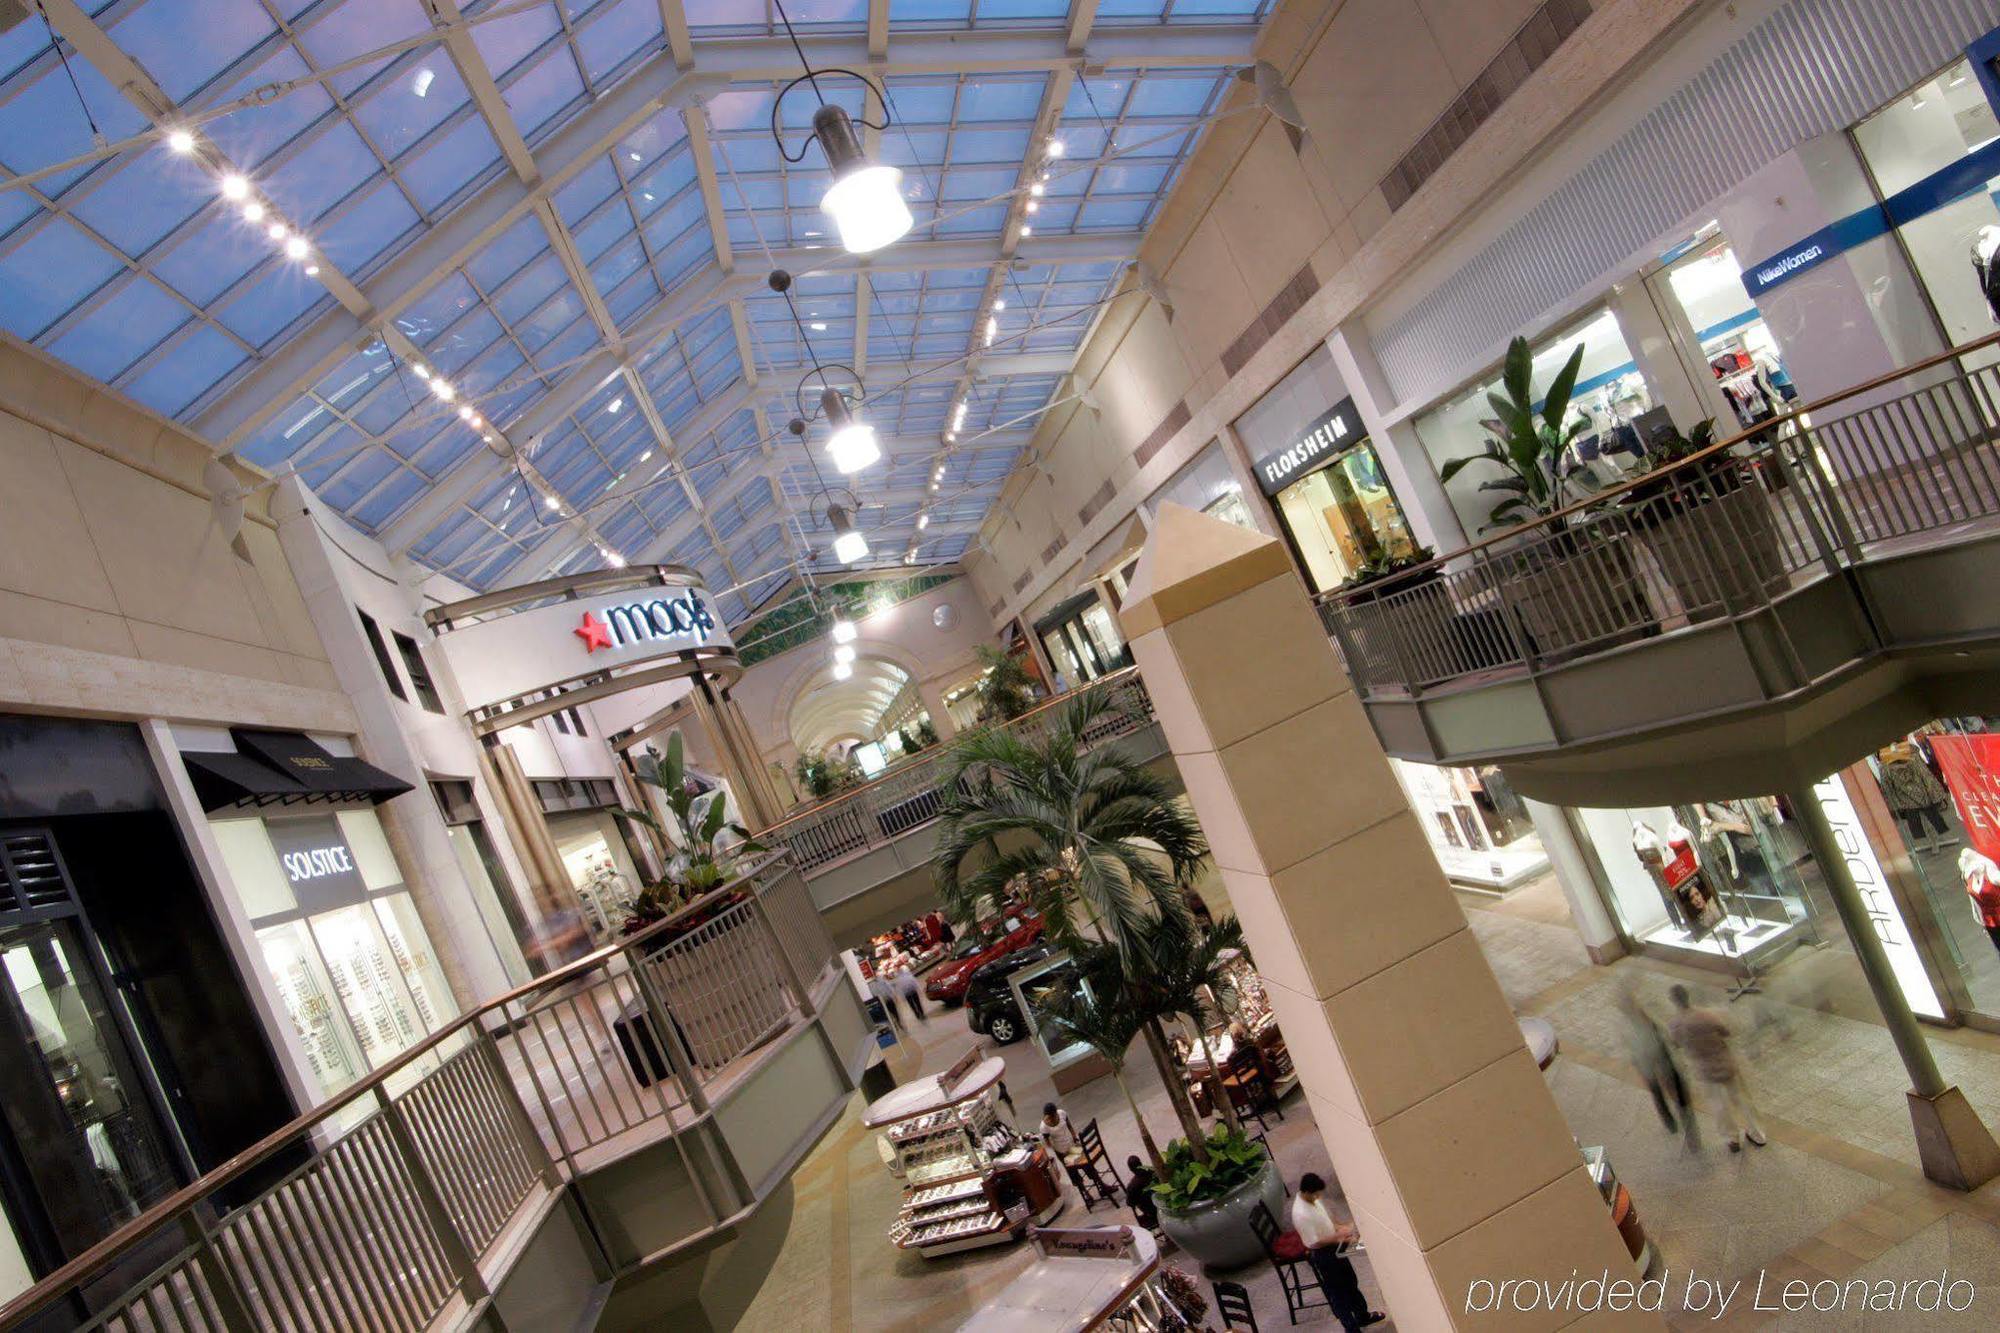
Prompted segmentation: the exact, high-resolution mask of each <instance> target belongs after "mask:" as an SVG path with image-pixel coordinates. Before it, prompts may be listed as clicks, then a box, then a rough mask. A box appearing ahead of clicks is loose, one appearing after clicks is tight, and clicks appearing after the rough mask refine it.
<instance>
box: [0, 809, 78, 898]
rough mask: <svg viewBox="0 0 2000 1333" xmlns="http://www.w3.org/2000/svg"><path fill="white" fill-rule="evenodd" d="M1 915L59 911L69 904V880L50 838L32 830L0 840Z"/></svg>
mask: <svg viewBox="0 0 2000 1333" xmlns="http://www.w3.org/2000/svg"><path fill="white" fill-rule="evenodd" d="M0 869H4V870H5V872H6V873H5V878H4V879H0V912H17V911H24V910H27V909H31V908H38V907H60V906H63V905H64V904H65V903H67V902H69V897H70V894H69V880H68V878H67V877H66V876H65V875H64V874H63V868H62V862H61V861H60V860H58V859H57V858H56V849H55V844H54V843H53V842H52V841H50V839H49V835H48V834H47V833H46V832H44V831H42V830H40V829H32V830H28V831H24V832H19V833H9V834H7V835H5V836H4V837H0Z"/></svg>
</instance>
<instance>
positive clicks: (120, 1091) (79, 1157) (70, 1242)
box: [0, 917, 177, 1262]
mask: <svg viewBox="0 0 2000 1333" xmlns="http://www.w3.org/2000/svg"><path fill="white" fill-rule="evenodd" d="M0 971H4V973H5V975H4V978H0V1051H4V1055H0V1112H4V1115H5V1118H6V1123H7V1128H8V1130H9V1131H11V1135H12V1138H13V1147H14V1152H15V1155H16V1165H17V1169H18V1170H20V1171H21V1173H22V1174H24V1175H25V1177H26V1179H25V1180H24V1181H22V1182H20V1183H21V1184H23V1185H25V1186H26V1187H27V1188H28V1190H30V1191H32V1193H33V1195H34V1196H35V1197H36V1199H37V1200H38V1202H39V1204H40V1211H41V1212H42V1214H43V1215H44V1218H45V1220H46V1224H47V1228H48V1231H49V1232H50V1233H52V1234H51V1235H49V1236H48V1239H49V1240H50V1241H53V1249H54V1251H55V1252H54V1253H53V1254H49V1255H45V1256H43V1258H44V1260H45V1262H47V1261H54V1260H59V1259H63V1258H69V1257H73V1256H75V1255H78V1254H81V1253H82V1252H83V1251H85V1250H87V1249H89V1248H90V1247H91V1246H92V1245H94V1244H96V1243H97V1242H98V1241H100V1240H102V1239H103V1238H104V1237H105V1236H107V1235H109V1234H110V1233H111V1232H113V1231H115V1230H116V1229H117V1228H118V1227H119V1226H120V1225H122V1224H123V1223H125V1222H127V1221H130V1220H131V1219H132V1218H134V1217H137V1216H138V1215H139V1214H140V1213H141V1212H143V1211H145V1209H146V1208H148V1207H149V1206H151V1205H152V1204H154V1203H157V1202H159V1201H160V1200H161V1199H163V1198H165V1197H166V1196H167V1195H169V1194H171V1193H172V1192H173V1190H174V1188H175V1185H176V1184H177V1177H176V1172H175V1169H174V1166H173V1158H172V1156H171V1153H170V1151H169V1149H168V1143H167V1138H166V1134H165V1131H164V1129H163V1128H162V1126H161V1124H160V1122H159V1120H158V1119H157V1118H156V1117H155V1116H154V1114H153V1112H152V1110H151V1107H150V1103H149V1101H148V1099H147V1096H146V1093H145V1091H144V1086H143V1084H142V1083H141V1081H140V1074H139V1070H138V1067H137V1063H136V1061H135V1059H134V1057H133V1055H132V1051H131V1048H130V1047H129V1046H128V1045H127V1041H126V1038H125V1035H124V1032H123V1029H122V1027H121V1025H120V1024H119V1022H118V1021H117V1016H116V1014H115V1013H114V1012H113V1010H112V1009H111V1007H110V1005H109V1003H108V1000H107V997H106V993H105V989H104V987H103V985H102V983H101V981H100V980H99V978H98V975H97V973H96V970H95V968H94V967H93V966H92V964H91V962H90V957H89V954H88V952H87V951H86V945H85V942H84V935H83V927H82V923H81V919H80V918H77V917H58V918H55V919H44V920H40V921H28V922H22V923H18V924H10V925H6V926H0Z"/></svg>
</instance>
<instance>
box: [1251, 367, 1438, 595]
mask: <svg viewBox="0 0 2000 1333" xmlns="http://www.w3.org/2000/svg"><path fill="white" fill-rule="evenodd" d="M1236 433H1237V436H1238V438H1240V439H1241V440H1242V441H1243V447H1244V448H1245V449H1246V450H1247V451H1248V452H1249V454H1250V460H1251V464H1250V470H1251V472H1252V473H1253V474H1254V475H1255V476H1256V478H1257V484H1258V485H1259V486H1260V487H1261V488H1262V489H1263V492H1264V494H1265V495H1266V496H1267V497H1269V499H1270V502H1271V505H1272V507H1273V508H1274V509H1275V510H1276V511H1277V514H1278V525H1279V527H1280V528H1281V529H1282V530H1283V532H1284V535H1285V540H1286V541H1287V542H1289V543H1290V545H1291V547H1292V551H1293V554H1294V555H1295V556H1296V557H1297V559H1298V561H1299V563H1300V564H1301V565H1302V566H1303V567H1304V568H1305V571H1306V574H1307V576H1308V578H1309V580H1310V582H1311V583H1312V585H1313V591H1315V592H1329V591H1331V590H1333V589H1335V588H1338V587H1339V586H1340V585H1341V584H1342V583H1345V582H1346V581H1347V580H1348V579H1349V578H1352V577H1353V576H1354V574H1355V573H1356V572H1357V571H1359V570H1360V569H1361V568H1362V567H1363V566H1365V565H1370V564H1377V563H1379V562H1382V561H1384V560H1389V559H1402V558H1407V557H1408V556H1410V555H1412V554H1413V553H1414V552H1415V551H1416V546H1417V544H1416V539H1415V538H1413V537H1412V536H1411V535H1410V528H1409V524H1408V522H1407V521H1406V520H1405V519H1404V517H1403V509H1402V506H1401V505H1400V504H1399V503H1397V500H1396V496H1395V494H1394V493H1393V492H1392V491H1391V490H1390V488H1389V481H1388V478H1387V477H1386V476H1385V475H1384V474H1383V471H1382V460H1381V459H1380V458H1378V457H1377V456H1376V454H1375V449H1374V446H1373V445H1372V444H1370V443H1369V442H1368V440H1367V429H1366V428H1365V427H1364V426H1363V425H1362V424H1361V417H1360V413H1359V412H1358V411H1357V410H1356V409H1355V406H1354V400H1353V399H1352V398H1351V397H1349V396H1348V393H1347V386H1346V382H1345V381H1343V380H1342V379H1341V378H1340V374H1339V372H1338V371H1337V370H1335V369H1334V366H1333V357H1332V354H1331V353H1330V352H1328V351H1327V350H1326V349H1325V348H1324V347H1321V348H1319V349H1318V350H1316V351H1315V352H1314V353H1313V354H1312V355H1311V356H1309V357H1307V358H1306V359H1305V360H1304V361H1301V362H1300V363H1299V364H1298V365H1297V366H1295V367H1293V368H1292V370H1291V372H1290V373H1289V374H1287V375H1286V376H1285V378H1284V379H1282V380H1280V381H1279V382H1278V385H1277V387H1275V388H1273V389H1272V390H1271V392H1269V393H1268V394H1266V395H1264V397H1262V398H1260V399H1259V400H1258V401H1257V403H1256V404H1255V405H1254V406H1253V407H1252V408H1251V409H1250V410H1249V411H1248V412H1245V413H1244V414H1243V415H1242V416H1241V417H1238V418H1237V420H1236ZM1238 498H1239V499H1240V498H1241V497H1240V496H1239V497H1238Z"/></svg>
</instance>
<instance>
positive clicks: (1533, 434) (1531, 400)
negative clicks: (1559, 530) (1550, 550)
mask: <svg viewBox="0 0 2000 1333" xmlns="http://www.w3.org/2000/svg"><path fill="white" fill-rule="evenodd" d="M1582 370H1583V344H1582V343H1578V344H1577V346H1576V350H1575V351H1574V352H1572V353H1571V354H1570V358H1569V360H1568V361H1566V362H1564V363H1563V367H1562V369H1561V370H1558V371H1557V372H1556V377H1555V378H1554V379H1553V380H1551V381H1550V382H1549V391H1548V393H1546V394H1544V395H1543V397H1542V400H1541V403H1540V404H1539V408H1540V410H1539V411H1537V404H1536V402H1535V389H1534V380H1535V359H1534V355H1533V353H1532V352H1530V351H1529V349H1528V340H1527V339H1526V338H1520V337H1517V338H1515V339H1514V340H1513V341H1512V342H1510V343H1508V344H1507V359H1506V361H1505V363H1504V364H1503V365H1502V367H1501V372H1500V392H1498V393H1489V394H1487V395H1486V401H1487V404H1488V405H1489V406H1491V407H1492V409H1493V413H1494V415H1493V417H1492V418H1491V419H1489V420H1488V421H1487V422H1486V423H1485V424H1486V431H1487V438H1486V441H1485V446H1484V447H1483V448H1482V449H1481V450H1480V451H1479V452H1478V453H1476V454H1468V455H1467V456H1466V457H1464V458H1454V459H1452V460H1451V461H1449V462H1447V463H1446V464H1445V465H1444V466H1443V467H1442V468H1439V469H1438V480H1439V481H1440V482H1446V483H1448V482H1450V481H1451V479H1452V478H1453V477H1456V476H1457V475H1458V474H1459V473H1460V472H1462V471H1464V470H1465V469H1466V468H1468V467H1470V466H1471V465H1472V464H1474V463H1485V464H1488V465H1489V466H1492V467H1497V468H1499V469H1500V473H1501V475H1499V476H1497V477H1492V478H1489V479H1488V480H1486V481H1482V482H1480V483H1479V489H1480V490H1482V491H1498V492H1499V493H1501V494H1502V495H1504V496H1505V497H1506V498H1505V499H1503V500H1502V501H1501V502H1500V503H1499V504H1497V505H1495V506H1494V507H1493V512H1492V513H1490V514H1488V515H1487V517H1486V523H1485V525H1484V528H1483V529H1482V531H1484V530H1490V529H1493V528H1503V527H1510V526H1512V525H1514V524H1516V523H1525V522H1528V521H1529V520H1531V519H1536V518H1545V517H1547V516H1548V515H1550V514H1554V513H1556V512H1558V511H1559V510H1561V509H1563V508H1564V507H1565V506H1567V505H1568V504H1569V503H1570V502H1571V501H1572V500H1574V499H1579V498H1581V497H1580V496H1578V495H1575V494H1573V493H1572V491H1571V488H1570V482H1571V480H1572V479H1573V478H1574V477H1575V476H1576V475H1577V474H1578V473H1579V472H1581V471H1583V470H1584V467H1583V464H1582V463H1580V462H1578V461H1577V460H1576V458H1575V457H1573V456H1572V454H1571V452H1570V445H1571V444H1572V443H1574V442H1575V440H1576V437H1577V436H1578V435H1580V434H1582V433H1583V431H1584V430H1585V429H1587V428H1588V426H1589V425H1590V422H1589V419H1588V418H1587V417H1584V416H1582V415H1578V416H1577V418H1576V419H1575V420H1574V421H1572V420H1570V416H1569V405H1570V398H1571V397H1572V396H1573V395H1574V394H1575V392H1576V377H1577V375H1578V374H1579V373H1581V371H1582Z"/></svg>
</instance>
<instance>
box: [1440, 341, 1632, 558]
mask: <svg viewBox="0 0 2000 1333" xmlns="http://www.w3.org/2000/svg"><path fill="white" fill-rule="evenodd" d="M1579 344H1581V345H1582V347H1583V366H1582V368H1581V369H1580V370H1579V371H1578V373H1577V379H1576V390H1575V393H1574V396H1573V397H1572V399H1571V402H1572V410H1573V412H1574V413H1575V414H1576V415H1579V416H1581V417H1582V418H1583V419H1584V420H1585V422H1586V423H1587V424H1586V426H1585V427H1584V430H1583V431H1582V433H1581V434H1579V435H1578V436H1577V438H1576V442H1575V443H1574V444H1572V445H1571V446H1570V449H1571V455H1570V456H1571V458H1572V459H1573V460H1574V461H1575V462H1577V463H1580V464H1582V465H1583V469H1584V470H1583V472H1582V474H1581V475H1579V477H1578V478H1577V480H1576V482H1575V485H1576V486H1577V487H1579V488H1580V489H1581V490H1584V491H1588V490H1593V489H1596V488H1598V487H1603V486H1611V485H1616V484H1617V483H1618V482H1620V481H1623V480H1625V479H1626V478H1628V477H1630V476H1632V475H1634V474H1635V470H1636V469H1638V467H1639V465H1640V461H1641V451H1640V447H1639V431H1638V428H1637V427H1636V426H1635V425H1634V424H1633V423H1634V422H1635V420H1636V419H1637V418H1638V417H1640V416H1641V415H1643V414H1644V413H1646V412H1649V411H1651V410H1652V409H1653V407H1654V406H1655V404H1654V401H1653V395H1652V391H1651V390H1650V389H1649V388H1648V387H1647V385H1646V379H1645V376H1644V375H1642V374H1641V373H1640V371H1639V366H1638V363H1637V362H1636V361H1635V360H1634V359H1633V356H1632V350H1631V348H1630V347H1629V346H1627V345H1626V342H1625V334H1624V332H1623V331H1622V330H1621V329H1620V328H1619V327H1618V317H1617V316H1616V315H1614V314H1613V313H1612V312H1611V311H1609V310H1606V309H1599V310H1594V311H1591V312H1590V313H1588V314H1586V315H1584V316H1583V317H1582V318H1581V319H1579V320H1577V321H1576V322H1575V323H1573V324H1571V325H1569V326H1568V327H1567V328H1565V329H1563V330H1562V331H1560V332H1559V333H1556V334H1554V335H1553V336H1551V337H1548V338H1544V339H1542V340H1541V341H1539V342H1538V343H1536V344H1535V345H1534V348H1533V352H1534V379H1533V385H1534V389H1535V392H1536V393H1537V394H1540V393H1541V392H1543V391H1544V390H1546V389H1547V388H1548V385H1549V381H1551V380H1552V379H1554V378H1555V375H1556V372H1557V371H1558V370H1561V369H1562V367H1563V365H1564V363H1565V362H1567V361H1568V360H1569V358H1570V356H1571V355H1572V354H1574V352H1575V351H1576V348H1577V346H1578V345H1579ZM1499 389H1500V374H1499V369H1498V367H1495V368H1494V370H1493V371H1492V372H1491V373H1490V374H1488V375H1485V376H1482V377H1481V378H1480V379H1479V380H1478V381H1477V382H1475V383H1473V384H1471V385H1468V386H1467V387H1466V388H1465V389H1463V390H1461V391H1460V392H1458V393H1456V394H1453V395H1452V396H1451V397H1450V398H1449V399H1447V400H1446V401H1444V402H1443V403H1440V404H1439V405H1438V406H1436V407H1434V408H1432V409H1431V410H1430V411H1428V412H1425V413H1423V414H1422V415H1420V416H1418V417H1417V418H1416V419H1415V425H1416V429H1417V436H1418V438H1419V439H1421V440H1422V441H1423V444H1424V451H1425V453H1427V454H1428V455H1429V456H1430V460H1431V464H1432V466H1433V467H1435V468H1438V469H1442V468H1443V467H1444V465H1445V464H1446V463H1448V462H1450V461H1451V460H1452V459H1454V458H1464V457H1468V456H1470V455H1473V454H1476V453H1478V452H1479V451H1480V450H1481V449H1482V448H1483V447H1484V445H1485V441H1486V438H1487V430H1486V424H1485V423H1486V421H1487V420H1488V419H1489V418H1490V417H1492V415H1493V408H1492V406H1491V405H1490V404H1489V403H1488V402H1487V401H1486V396H1487V395H1488V394H1489V393H1495V392H1498V391H1499ZM1490 477H1491V474H1490V473H1489V471H1488V470H1487V469H1485V468H1467V469H1465V470H1464V471H1463V472H1461V473H1459V474H1458V476H1456V477H1454V478H1452V480H1451V482H1450V484H1449V485H1447V486H1446V487H1445V494H1446V495H1447V496H1448V497H1449V498H1450V500H1451V503H1452V508H1453V509H1454V510H1456V511H1457V513H1458V518H1459V522H1460V524H1461V525H1463V527H1464V528H1465V530H1466V531H1467V532H1469V533H1477V532H1479V531H1480V530H1482V529H1483V528H1485V527H1486V525H1487V515H1489V514H1490V513H1492V511H1493V507H1494V505H1495V504H1496V503H1498V497H1497V496H1496V494H1495V493H1494V492H1492V491H1482V490H1480V489H1479V488H1480V485H1481V483H1483V482H1485V481H1487V480H1490Z"/></svg>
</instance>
